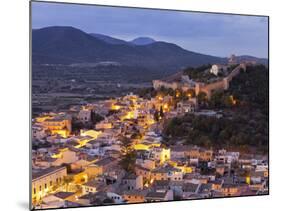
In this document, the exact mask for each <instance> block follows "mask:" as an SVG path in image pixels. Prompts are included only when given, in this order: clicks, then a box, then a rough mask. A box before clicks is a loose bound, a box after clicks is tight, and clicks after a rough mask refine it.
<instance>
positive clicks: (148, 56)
mask: <svg viewBox="0 0 281 211" xmlns="http://www.w3.org/2000/svg"><path fill="white" fill-rule="evenodd" d="M97 37H99V38H97ZM109 40H110V41H109ZM109 42H111V43H109ZM112 42H113V43H114V44H112ZM116 42H117V43H118V42H119V43H120V44H118V45H117V44H116ZM122 43H123V42H122V41H120V40H118V41H117V40H116V39H115V38H114V39H111V37H105V36H100V35H94V36H93V35H91V34H87V33H85V32H83V31H81V30H79V29H76V28H73V27H64V26H53V27H46V28H42V29H36V30H33V31H32V59H33V64H72V63H96V62H104V61H111V62H118V63H120V64H123V65H129V66H139V67H142V66H143V67H146V68H148V69H151V70H155V71H157V70H161V71H175V70H178V69H179V68H182V67H185V66H198V65H201V64H202V63H222V62H226V59H225V58H220V57H215V56H209V55H204V54H200V53H195V52H192V51H188V50H185V49H183V48H181V47H179V46H177V45H175V44H173V43H167V42H153V43H151V44H147V45H128V44H125V43H124V44H122Z"/></svg>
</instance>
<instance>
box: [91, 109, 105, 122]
mask: <svg viewBox="0 0 281 211" xmlns="http://www.w3.org/2000/svg"><path fill="white" fill-rule="evenodd" d="M103 119H104V118H103V116H101V115H99V114H97V113H96V112H94V111H91V121H92V123H93V124H96V123H98V122H100V121H102V120H103Z"/></svg>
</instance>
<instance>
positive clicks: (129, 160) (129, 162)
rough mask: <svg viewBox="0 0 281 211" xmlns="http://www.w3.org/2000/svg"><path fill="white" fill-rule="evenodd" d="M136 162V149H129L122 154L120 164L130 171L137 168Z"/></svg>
mask: <svg viewBox="0 0 281 211" xmlns="http://www.w3.org/2000/svg"><path fill="white" fill-rule="evenodd" d="M135 163H136V152H135V151H134V150H131V151H128V152H127V153H126V154H124V155H123V156H122V159H121V160H120V162H119V164H120V165H121V167H122V168H123V169H124V170H125V171H127V172H130V173H133V172H134V170H135Z"/></svg>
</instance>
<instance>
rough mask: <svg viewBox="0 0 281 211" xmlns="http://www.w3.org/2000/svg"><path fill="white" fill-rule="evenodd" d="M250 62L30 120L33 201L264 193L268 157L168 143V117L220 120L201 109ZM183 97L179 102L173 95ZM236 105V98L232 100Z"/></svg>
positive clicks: (76, 203)
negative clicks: (165, 91)
mask: <svg viewBox="0 0 281 211" xmlns="http://www.w3.org/2000/svg"><path fill="white" fill-rule="evenodd" d="M247 65H252V66H254V65H256V64H254V63H251V62H242V63H237V62H236V61H235V57H234V56H232V57H231V58H230V60H229V63H228V64H225V65H222V64H213V65H211V66H210V68H208V69H206V71H205V73H204V74H205V75H209V74H210V75H212V77H209V76H208V77H209V78H210V79H209V78H208V81H207V79H206V80H204V81H202V80H201V81H200V80H194V79H193V78H191V77H189V76H188V75H183V74H181V75H176V76H175V77H174V78H173V77H170V78H169V79H163V80H154V81H153V89H154V90H156V91H157V90H159V89H163V88H166V89H172V90H173V91H175V93H176V94H175V96H171V95H169V94H167V95H163V94H159V93H157V94H156V96H154V97H150V98H144V97H140V96H139V95H138V94H134V93H129V94H127V95H125V96H121V97H116V98H112V99H107V100H101V101H97V102H93V103H88V104H85V105H77V106H71V107H70V108H69V109H67V110H64V111H60V112H49V113H41V114H40V115H38V116H36V117H34V118H33V119H32V200H33V206H34V207H35V208H63V207H80V206H93V205H94V206H98V205H106V204H124V203H143V202H159V201H173V200H189V199H202V198H216V197H233V196H249V195H263V194H267V193H268V176H269V175H268V174H269V173H268V155H265V154H259V153H252V154H251V153H244V152H242V151H235V150H230V149H225V148H223V147H222V148H220V149H217V148H214V147H208V148H207V147H202V146H197V145H194V144H189V145H187V144H184V143H182V142H181V140H174V141H173V144H169V145H168V144H166V142H165V137H164V135H163V129H164V127H165V122H166V121H167V120H168V119H172V118H175V117H180V116H185V115H187V114H193V115H195V116H209V117H214V118H217V119H219V118H221V117H222V116H223V115H224V113H223V112H221V111H217V110H211V109H202V108H201V107H200V106H199V103H198V98H197V96H198V95H200V93H202V92H204V93H205V97H206V98H207V99H208V98H210V97H211V94H212V93H213V92H214V91H216V90H227V89H228V88H229V83H231V81H232V80H233V78H235V77H236V75H238V74H239V73H240V72H241V71H246V66H247ZM178 91H180V94H181V95H182V94H185V98H180V100H176V101H175V98H176V97H177V92H178ZM230 102H231V103H232V104H233V105H235V104H236V99H234V98H233V97H232V98H231V101H230Z"/></svg>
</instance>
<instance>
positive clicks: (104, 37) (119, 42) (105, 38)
mask: <svg viewBox="0 0 281 211" xmlns="http://www.w3.org/2000/svg"><path fill="white" fill-rule="evenodd" d="M90 35H92V36H93V37H95V38H98V39H99V40H102V41H104V42H106V43H108V44H112V45H131V43H129V42H126V41H125V40H121V39H117V38H114V37H110V36H107V35H104V34H97V33H91V34H90Z"/></svg>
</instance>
